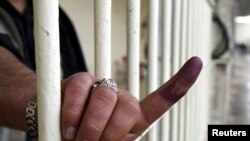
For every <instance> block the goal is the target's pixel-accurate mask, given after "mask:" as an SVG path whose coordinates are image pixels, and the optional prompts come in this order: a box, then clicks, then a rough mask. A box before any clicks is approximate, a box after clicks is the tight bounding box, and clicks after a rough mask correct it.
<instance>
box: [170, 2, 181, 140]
mask: <svg viewBox="0 0 250 141" xmlns="http://www.w3.org/2000/svg"><path fill="white" fill-rule="evenodd" d="M181 1H182V0H174V1H173V3H174V5H173V7H174V10H173V12H174V16H173V18H174V25H173V29H174V31H173V71H172V73H173V74H174V73H176V72H177V71H178V69H179V67H180V45H181V44H180V41H181V40H180V37H181V36H180V32H181V28H180V27H181ZM178 107H179V103H177V104H175V105H174V107H173V109H172V110H171V124H172V129H171V130H172V135H171V137H172V138H171V141H178V137H179V134H178V131H179V130H178V125H179V122H178V121H179V108H178Z"/></svg>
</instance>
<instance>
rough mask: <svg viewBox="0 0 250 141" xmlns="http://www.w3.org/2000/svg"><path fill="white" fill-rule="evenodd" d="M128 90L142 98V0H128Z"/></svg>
mask: <svg viewBox="0 0 250 141" xmlns="http://www.w3.org/2000/svg"><path fill="white" fill-rule="evenodd" d="M127 4H128V24H127V25H128V33H127V45H128V49H127V51H128V82H127V85H128V90H129V91H130V92H131V93H132V94H133V95H134V96H135V97H136V98H137V99H139V98H140V90H139V89H140V68H139V67H140V6H141V2H140V0H128V1H127Z"/></svg>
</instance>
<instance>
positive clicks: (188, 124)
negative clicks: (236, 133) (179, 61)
mask: <svg viewBox="0 0 250 141" xmlns="http://www.w3.org/2000/svg"><path fill="white" fill-rule="evenodd" d="M188 7H189V12H188V15H189V16H188V31H187V33H188V39H187V40H188V42H187V54H186V56H187V57H188V58H189V57H191V48H192V38H193V34H192V33H193V32H192V27H193V26H192V25H193V11H194V7H193V0H189V3H188ZM191 94H192V90H191V91H189V94H188V95H187V101H186V105H187V106H186V107H187V115H186V116H187V117H186V128H185V129H186V141H192V140H191V134H190V133H191V130H193V129H192V124H191V120H192V119H191V115H192V110H191V102H192V101H191Z"/></svg>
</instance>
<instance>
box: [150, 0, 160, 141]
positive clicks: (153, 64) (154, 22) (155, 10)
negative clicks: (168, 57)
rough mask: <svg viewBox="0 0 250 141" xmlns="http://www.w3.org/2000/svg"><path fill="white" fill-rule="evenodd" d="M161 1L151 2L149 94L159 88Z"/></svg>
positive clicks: (155, 135)
mask: <svg viewBox="0 0 250 141" xmlns="http://www.w3.org/2000/svg"><path fill="white" fill-rule="evenodd" d="M158 30H159V0H149V33H148V35H149V37H148V38H149V39H148V40H149V48H148V93H151V92H153V91H154V90H156V89H157V87H158V75H157V74H158V73H159V72H158V36H159V31H158ZM156 125H157V124H154V127H153V128H152V129H151V131H150V132H149V136H148V137H149V140H150V141H158V137H159V134H158V130H157V126H156Z"/></svg>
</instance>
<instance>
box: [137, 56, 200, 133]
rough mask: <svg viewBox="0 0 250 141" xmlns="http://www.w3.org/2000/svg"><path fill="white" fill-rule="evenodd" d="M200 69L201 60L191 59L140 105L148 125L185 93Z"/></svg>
mask: <svg viewBox="0 0 250 141" xmlns="http://www.w3.org/2000/svg"><path fill="white" fill-rule="evenodd" d="M201 69H202V62H201V60H200V59H199V58H197V57H193V58H191V59H190V60H188V61H187V62H186V63H185V64H184V66H183V67H182V68H181V69H180V70H179V72H178V73H177V74H176V75H175V76H174V77H172V78H171V79H170V80H169V81H168V82H166V83H165V84H164V85H162V86H161V87H160V88H159V89H158V90H156V91H155V92H153V94H151V95H149V96H148V97H146V98H145V99H144V100H143V101H142V102H141V103H140V104H141V108H142V113H143V116H144V119H145V121H146V123H147V124H148V125H150V124H151V123H153V122H154V121H155V120H157V119H158V118H159V117H160V116H161V115H162V114H164V113H165V112H166V111H167V110H168V109H169V108H170V107H171V106H172V105H173V104H174V103H176V102H177V101H178V100H179V99H180V98H181V97H183V96H184V95H185V94H186V93H187V91H188V90H189V88H190V87H191V86H192V85H193V84H194V82H195V81H196V79H197V77H198V75H199V73H200V71H201ZM135 128H137V127H135ZM143 128H145V127H143Z"/></svg>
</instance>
